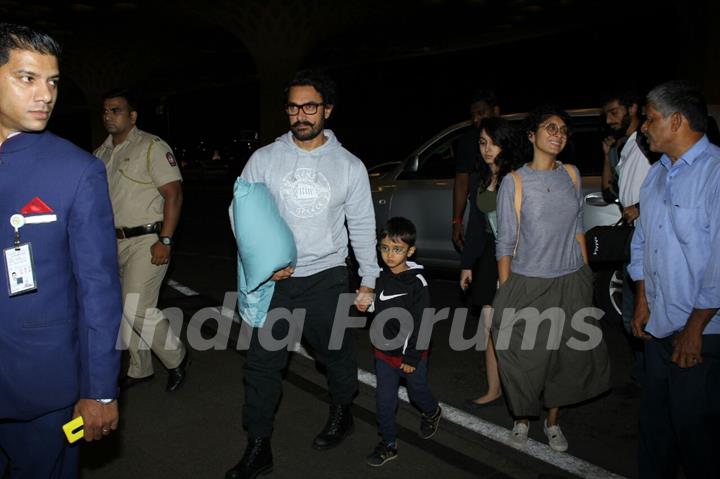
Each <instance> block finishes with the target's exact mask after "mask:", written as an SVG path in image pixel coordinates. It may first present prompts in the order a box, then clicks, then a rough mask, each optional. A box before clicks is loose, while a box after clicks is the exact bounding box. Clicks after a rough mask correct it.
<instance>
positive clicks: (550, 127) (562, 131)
mask: <svg viewBox="0 0 720 479" xmlns="http://www.w3.org/2000/svg"><path fill="white" fill-rule="evenodd" d="M540 128H543V129H544V130H545V131H547V132H548V135H550V136H564V137H565V138H570V129H569V128H568V127H567V126H559V125H558V124H556V123H546V124H545V125H540Z"/></svg>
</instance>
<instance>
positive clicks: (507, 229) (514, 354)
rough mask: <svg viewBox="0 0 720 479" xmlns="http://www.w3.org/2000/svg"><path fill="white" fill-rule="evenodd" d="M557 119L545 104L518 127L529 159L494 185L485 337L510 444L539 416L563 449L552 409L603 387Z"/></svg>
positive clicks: (605, 367)
mask: <svg viewBox="0 0 720 479" xmlns="http://www.w3.org/2000/svg"><path fill="white" fill-rule="evenodd" d="M567 120H568V116H567V114H566V113H565V112H564V111H563V110H561V109H559V108H557V107H554V106H544V107H540V108H538V109H537V110H535V111H533V112H532V113H531V114H530V115H529V116H528V118H527V121H526V125H527V126H526V129H525V131H526V135H527V142H528V144H527V146H528V147H529V148H531V149H532V161H531V162H530V163H527V164H525V165H524V166H523V167H522V168H519V169H518V170H517V171H515V172H513V174H512V175H507V176H505V178H504V179H503V181H502V183H501V186H500V191H499V193H498V205H497V214H498V233H499V234H498V240H497V244H496V256H497V259H498V276H499V280H500V284H501V286H500V289H498V291H497V294H496V295H495V300H494V303H493V307H494V315H493V324H492V330H493V338H494V339H495V347H496V350H497V358H498V365H499V370H500V377H501V379H502V384H503V389H504V391H505V396H506V398H507V402H508V404H509V406H510V410H511V413H512V415H513V416H514V419H515V422H514V426H513V430H512V434H511V437H510V439H511V441H512V443H513V444H515V445H517V446H521V445H523V444H524V443H525V442H526V441H527V437H528V429H529V421H528V420H529V418H533V417H539V416H540V413H541V403H542V406H544V407H545V408H546V409H547V411H548V412H547V419H546V420H545V422H544V427H543V431H544V432H545V435H546V436H547V437H548V442H549V445H550V447H551V448H552V449H553V450H555V451H565V450H566V449H567V447H568V443H567V440H566V439H565V436H564V435H563V433H562V431H561V429H560V426H559V424H558V411H559V408H560V407H562V406H567V405H570V404H575V403H579V402H581V401H585V400H587V399H590V398H592V397H594V396H597V395H599V394H601V393H602V392H604V391H606V390H607V389H608V388H609V376H610V369H609V364H608V356H607V348H606V346H605V343H604V342H603V340H602V330H601V329H600V324H599V321H598V319H597V318H598V317H599V316H600V315H599V314H595V312H596V311H597V310H594V309H593V308H592V283H593V276H592V271H591V270H590V267H589V266H587V248H586V246H585V237H584V233H583V226H582V202H583V195H582V185H581V184H580V182H581V178H580V172H579V171H578V170H577V168H575V167H574V166H571V165H564V164H562V163H561V162H560V161H558V160H557V157H558V155H559V154H560V153H561V152H562V151H563V149H564V148H565V146H566V144H567V142H568V136H569V129H568V126H567Z"/></svg>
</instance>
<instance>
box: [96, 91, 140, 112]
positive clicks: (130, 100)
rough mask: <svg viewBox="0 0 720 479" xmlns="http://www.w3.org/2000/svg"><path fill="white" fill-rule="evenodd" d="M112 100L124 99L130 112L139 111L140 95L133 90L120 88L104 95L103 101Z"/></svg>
mask: <svg viewBox="0 0 720 479" xmlns="http://www.w3.org/2000/svg"><path fill="white" fill-rule="evenodd" d="M110 98H124V99H125V101H127V104H128V106H129V107H130V111H137V109H138V105H139V103H140V100H139V98H138V94H137V93H136V92H135V91H134V90H132V89H131V88H126V87H119V88H112V89H110V90H108V91H106V92H105V93H103V95H102V100H103V101H105V100H108V99H110Z"/></svg>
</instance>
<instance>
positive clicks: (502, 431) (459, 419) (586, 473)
mask: <svg viewBox="0 0 720 479" xmlns="http://www.w3.org/2000/svg"><path fill="white" fill-rule="evenodd" d="M168 286H170V287H172V288H174V289H175V290H177V291H179V292H180V293H182V294H184V295H186V296H197V295H198V294H199V293H198V292H196V291H194V290H192V289H190V288H188V287H187V286H183V285H182V284H180V283H178V282H176V281H173V280H169V281H168ZM217 310H218V311H221V312H222V313H224V314H227V313H229V311H223V307H222V306H218V307H217ZM228 316H229V314H228ZM233 320H234V321H235V322H239V321H240V318H239V317H238V315H237V314H235V313H234V312H233ZM293 351H295V352H296V353H298V354H299V355H301V356H303V357H305V358H307V359H309V360H311V361H314V360H315V359H314V358H313V357H312V356H310V354H308V352H307V351H306V350H305V348H304V347H303V346H302V345H301V344H300V343H297V344H296V345H295V347H294V348H293ZM358 381H360V382H361V383H363V384H365V385H367V386H370V387H372V388H376V387H377V378H376V377H375V375H374V374H373V373H371V372H369V371H365V370H364V369H358ZM398 397H399V398H400V399H402V400H403V401H405V402H409V398H408V395H407V390H406V389H405V387H403V386H401V387H400V390H399V391H398ZM440 406H441V407H442V409H443V417H444V418H445V420H446V421H449V422H451V423H453V424H456V425H458V426H460V427H464V428H465V429H468V430H470V431H473V432H475V433H477V434H480V435H482V436H485V437H487V438H488V439H492V440H493V441H497V442H499V443H501V444H504V445H506V446H508V447H513V448H515V449H518V450H519V451H522V452H524V453H525V454H527V455H529V456H531V457H534V458H535V459H538V460H540V461H543V462H545V463H548V464H551V465H553V466H555V467H557V468H558V469H562V470H564V471H567V472H569V473H571V474H575V475H576V476H579V477H583V478H587V479H625V478H624V476H620V475H618V474H614V473H612V472H610V471H608V470H605V469H603V468H602V467H600V466H596V465H595V464H591V463H589V462H587V461H584V460H582V459H580V458H578V457H575V456H572V455H570V454H567V453H565V452H555V451H553V450H552V449H550V447H549V446H548V445H547V444H543V443H541V442H538V441H536V440H534V439H528V442H527V444H526V445H525V446H522V447H516V446H513V445H512V444H511V443H510V441H509V437H510V432H511V431H510V430H509V429H506V428H504V427H501V426H498V425H497V424H493V423H491V422H489V421H485V420H483V419H480V418H479V417H477V416H475V415H474V414H470V413H467V412H465V411H462V410H460V409H458V408H456V407H453V406H451V405H449V404H446V403H442V402H441V403H440Z"/></svg>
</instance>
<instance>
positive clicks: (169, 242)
mask: <svg viewBox="0 0 720 479" xmlns="http://www.w3.org/2000/svg"><path fill="white" fill-rule="evenodd" d="M158 241H160V242H161V243H162V244H164V245H165V246H172V244H173V240H172V236H158Z"/></svg>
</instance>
